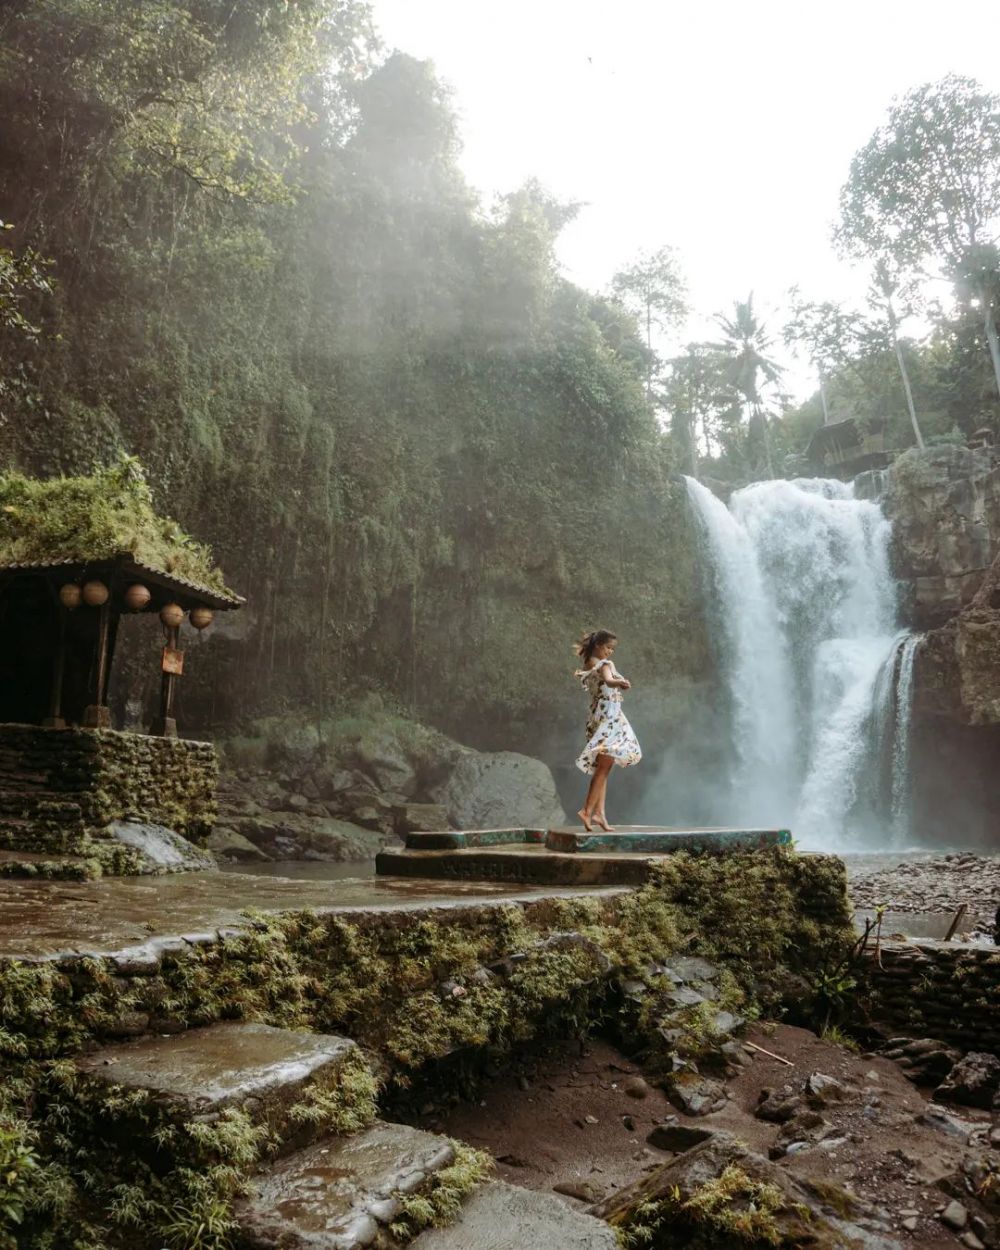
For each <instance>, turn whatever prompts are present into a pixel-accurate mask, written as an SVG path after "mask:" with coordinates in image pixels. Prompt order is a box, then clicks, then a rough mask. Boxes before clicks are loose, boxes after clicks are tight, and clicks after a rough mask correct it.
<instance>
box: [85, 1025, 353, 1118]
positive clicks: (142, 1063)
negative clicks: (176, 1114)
mask: <svg viewBox="0 0 1000 1250" xmlns="http://www.w3.org/2000/svg"><path fill="white" fill-rule="evenodd" d="M349 1056H352V1057H360V1052H359V1050H358V1048H357V1046H356V1045H355V1044H354V1042H352V1041H349V1040H348V1039H347V1038H344V1037H336V1036H333V1035H330V1034H324V1033H295V1032H290V1031H289V1030H287V1029H277V1028H272V1027H271V1026H269V1025H266V1024H247V1023H231V1024H215V1025H211V1026H210V1027H208V1028H203V1029H191V1030H190V1031H189V1032H186V1033H182V1034H179V1035H178V1036H176V1037H166V1038H164V1037H150V1038H146V1039H144V1040H143V1041H141V1042H135V1043H131V1044H127V1045H121V1046H110V1047H105V1048H103V1049H102V1050H98V1051H95V1052H94V1053H92V1054H88V1055H83V1056H81V1057H80V1058H78V1059H77V1060H76V1067H77V1070H78V1071H79V1072H80V1073H81V1075H83V1076H85V1077H87V1078H89V1079H90V1080H94V1081H100V1082H103V1083H105V1084H108V1085H120V1086H122V1087H124V1088H126V1089H146V1090H150V1091H152V1092H153V1093H155V1094H156V1095H157V1096H159V1097H160V1098H163V1099H166V1100H168V1101H170V1102H173V1103H175V1104H177V1106H178V1109H180V1110H181V1111H183V1112H184V1113H185V1114H187V1115H198V1114H202V1113H203V1112H206V1111H218V1110H220V1109H221V1108H222V1107H226V1106H237V1107H246V1106H247V1105H248V1104H252V1106H253V1110H254V1115H255V1118H260V1113H261V1112H262V1109H263V1106H264V1104H266V1103H268V1102H276V1101H280V1102H287V1101H290V1100H291V1099H292V1098H294V1097H295V1096H296V1095H298V1094H299V1093H300V1092H301V1091H302V1090H303V1089H304V1088H305V1087H306V1086H308V1085H310V1084H315V1083H319V1084H322V1085H323V1086H332V1085H336V1083H337V1078H338V1076H339V1074H340V1072H341V1070H342V1068H343V1065H344V1062H345V1060H346V1059H347V1058H348V1057H349Z"/></svg>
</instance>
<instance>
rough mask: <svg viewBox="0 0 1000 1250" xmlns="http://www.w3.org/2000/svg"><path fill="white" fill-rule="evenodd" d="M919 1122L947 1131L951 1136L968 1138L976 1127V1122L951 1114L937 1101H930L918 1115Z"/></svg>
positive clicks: (943, 1131)
mask: <svg viewBox="0 0 1000 1250" xmlns="http://www.w3.org/2000/svg"><path fill="white" fill-rule="evenodd" d="M916 1120H917V1123H918V1124H926V1125H927V1126H928V1128H936V1129H938V1130H939V1131H940V1132H942V1133H947V1134H948V1136H949V1137H962V1138H968V1136H969V1134H970V1133H971V1132H972V1131H973V1130H974V1129H975V1127H976V1126H975V1124H971V1123H970V1122H969V1121H968V1120H960V1119H959V1118H958V1117H957V1116H954V1115H950V1114H949V1113H948V1112H947V1111H946V1110H945V1109H944V1107H939V1106H938V1104H937V1103H934V1102H929V1103H928V1104H927V1106H926V1107H924V1109H923V1111H921V1112H920V1113H919V1115H917V1117H916Z"/></svg>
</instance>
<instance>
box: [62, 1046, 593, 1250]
mask: <svg viewBox="0 0 1000 1250" xmlns="http://www.w3.org/2000/svg"><path fill="white" fill-rule="evenodd" d="M76 1070H77V1073H78V1077H79V1080H78V1081H77V1084H76V1095H75V1096H76V1097H77V1099H78V1100H79V1104H80V1107H81V1110H86V1112H87V1115H88V1116H89V1122H90V1124H91V1125H92V1132H93V1133H95V1134H96V1135H97V1137H98V1138H99V1139H100V1142H101V1143H102V1146H103V1148H104V1149H106V1150H107V1151H108V1158H109V1159H110V1158H115V1157H117V1158H122V1157H123V1155H124V1156H125V1157H127V1155H128V1153H131V1154H132V1155H135V1156H136V1157H142V1158H144V1159H146V1160H147V1161H148V1162H149V1164H150V1166H151V1168H152V1170H153V1172H155V1174H158V1175H164V1174H165V1173H169V1172H170V1169H171V1168H176V1169H182V1170H183V1169H190V1170H195V1171H199V1172H200V1173H201V1174H204V1173H205V1172H206V1170H207V1169H209V1168H211V1167H212V1165H213V1163H215V1162H218V1156H217V1153H216V1152H217V1151H218V1149H219V1145H220V1143H221V1142H225V1141H227V1140H228V1141H231V1140H232V1139H233V1135H234V1134H237V1133H238V1134H241V1135H242V1140H243V1141H244V1143H246V1144H247V1146H248V1149H246V1150H245V1151H244V1152H243V1153H240V1152H239V1151H236V1152H234V1153H232V1154H231V1156H230V1158H229V1159H228V1164H229V1165H230V1166H236V1167H237V1168H238V1169H239V1170H240V1171H241V1172H242V1175H243V1181H242V1184H240V1185H239V1186H238V1193H237V1196H236V1197H235V1200H234V1201H233V1204H232V1215H233V1218H234V1221H235V1233H234V1236H233V1242H234V1245H235V1246H237V1247H239V1250H397V1248H398V1247H401V1246H403V1245H405V1244H407V1243H409V1244H411V1245H412V1246H414V1247H417V1248H419V1250H523V1247H524V1246H525V1245H528V1244H531V1243H532V1242H536V1241H539V1240H540V1239H544V1241H545V1242H546V1243H547V1244H549V1245H551V1246H558V1247H559V1250H614V1248H615V1246H616V1244H617V1243H616V1240H615V1236H614V1233H613V1232H612V1230H611V1228H610V1227H609V1226H608V1225H606V1224H604V1223H602V1222H601V1221H599V1220H596V1219H593V1218H592V1217H591V1216H589V1215H585V1214H583V1213H581V1212H579V1211H575V1210H571V1209H570V1208H569V1207H568V1206H566V1205H565V1204H564V1203H562V1202H561V1201H560V1200H559V1199H558V1198H556V1197H554V1196H552V1195H549V1194H538V1193H532V1192H530V1191H528V1190H524V1189H520V1188H518V1187H516V1186H512V1185H507V1184H504V1183H501V1182H496V1181H489V1180H486V1179H485V1176H484V1167H483V1161H482V1157H481V1156H479V1155H477V1153H476V1152H474V1151H471V1150H470V1149H469V1148H468V1147H465V1146H462V1145H461V1144H460V1143H456V1142H453V1141H451V1140H450V1139H448V1138H446V1137H442V1136H440V1135H438V1134H435V1133H428V1132H425V1131H423V1130H421V1129H416V1128H412V1127H410V1126H409V1125H405V1124H389V1123H386V1122H384V1121H380V1120H378V1119H376V1118H375V1102H374V1094H375V1090H376V1088H377V1086H376V1082H375V1079H374V1077H373V1075H372V1074H371V1072H370V1070H369V1069H368V1066H367V1064H366V1062H365V1059H364V1057H363V1055H362V1053H361V1051H360V1050H359V1048H358V1047H357V1046H356V1045H355V1043H353V1042H351V1041H348V1040H347V1039H345V1038H342V1037H336V1036H331V1035H324V1034H315V1033H298V1032H293V1031H290V1030H285V1029H277V1028H272V1027H270V1026H268V1025H262V1024H244V1023H229V1024H217V1025H212V1026H209V1027H207V1028H201V1029H192V1030H190V1031H188V1032H186V1033H180V1034H175V1035H172V1036H167V1037H150V1038H144V1039H142V1040H140V1041H138V1042H129V1043H123V1044H121V1045H117V1046H111V1047H107V1048H105V1049H103V1050H100V1051H97V1052H96V1053H93V1054H88V1055H85V1056H81V1057H79V1058H78V1059H77V1060H76ZM251 1143H252V1145H251ZM116 1152H117V1154H116ZM178 1174H180V1173H179V1172H178ZM442 1219H448V1220H450V1221H451V1223H450V1226H446V1227H441V1226H428V1225H436V1224H438V1222H439V1221H441V1220H442Z"/></svg>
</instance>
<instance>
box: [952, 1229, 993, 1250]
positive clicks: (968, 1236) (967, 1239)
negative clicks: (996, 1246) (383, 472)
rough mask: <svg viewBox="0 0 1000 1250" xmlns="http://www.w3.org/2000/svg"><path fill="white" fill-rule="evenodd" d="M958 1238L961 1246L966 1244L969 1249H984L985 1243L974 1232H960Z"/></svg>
mask: <svg viewBox="0 0 1000 1250" xmlns="http://www.w3.org/2000/svg"><path fill="white" fill-rule="evenodd" d="M958 1240H959V1241H960V1242H961V1243H962V1245H963V1246H968V1248H969V1250H986V1247H985V1245H984V1244H983V1243H982V1242H981V1241H980V1240H979V1238H978V1237H977V1236H976V1234H975V1233H962V1235H961V1236H960V1237H959V1239H958Z"/></svg>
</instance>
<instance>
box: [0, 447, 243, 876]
mask: <svg viewBox="0 0 1000 1250" xmlns="http://www.w3.org/2000/svg"><path fill="white" fill-rule="evenodd" d="M242 603H243V599H242V598H241V597H240V596H239V595H237V594H234V593H233V591H231V590H229V589H227V587H226V584H225V581H224V580H223V577H222V573H221V572H220V570H219V569H217V568H216V567H215V565H214V563H213V560H212V556H211V553H210V552H209V551H208V549H207V548H205V547H203V546H201V545H200V544H199V543H196V542H195V541H194V540H193V539H192V538H190V537H188V535H186V534H185V533H184V532H183V531H182V530H181V529H180V528H179V527H178V526H177V524H176V523H175V522H174V521H172V520H170V519H169V518H167V517H163V516H159V515H158V514H157V513H156V512H155V511H154V509H153V505H152V495H151V492H150V489H149V487H148V485H147V484H146V480H145V475H144V474H143V472H142V469H141V467H140V466H139V464H138V462H137V461H135V460H133V459H131V458H129V457H122V458H121V459H120V460H119V462H118V463H117V464H114V465H110V466H108V467H107V468H105V469H99V470H98V471H97V472H96V473H94V474H92V475H90V476H88V477H75V478H49V479H40V480H39V479H32V478H27V477H24V476H23V475H21V474H18V473H7V474H0V870H2V871H3V872H5V873H7V874H11V873H13V874H21V875H32V874H36V873H39V872H42V873H44V874H48V875H54V876H59V875H68V876H73V875H83V876H88V875H93V874H94V873H95V872H113V873H130V872H149V871H153V872H160V871H181V870H186V869H188V868H190V867H192V866H194V867H205V866H208V865H209V864H210V863H212V861H210V860H207V859H206V857H205V856H204V853H203V852H201V851H199V850H197V849H196V848H194V847H192V846H191V845H190V842H191V840H194V841H197V840H199V839H202V838H204V837H205V836H206V835H207V834H208V833H209V831H210V830H211V828H212V825H213V823H214V821H215V814H216V800H215V783H216V779H217V775H218V759H217V756H216V752H215V749H214V747H213V746H212V745H211V744H210V743H208V742H194V741H191V740H189V739H186V738H180V737H179V736H178V733H177V722H176V719H175V715H174V689H175V684H176V682H177V679H178V677H179V676H180V674H181V673H182V672H183V664H184V655H183V652H182V650H181V648H180V627H181V625H182V623H183V622H184V620H185V617H186V618H187V620H188V621H189V622H190V624H191V625H192V626H193V627H194V628H195V629H204V628H206V627H207V626H208V625H210V624H211V621H212V618H213V614H214V613H215V612H219V611H229V610H231V609H233V608H238V607H239V606H240V605H241V604H242ZM152 613H156V614H157V615H158V617H159V620H160V623H161V625H162V628H163V641H164V645H163V647H162V649H161V650H159V651H158V653H157V661H156V662H157V665H158V669H159V672H160V676H161V681H160V705H159V709H158V713H157V715H156V716H155V718H154V720H153V724H152V726H151V727H150V732H149V733H138V734H136V733H124V732H120V731H118V730H116V729H114V728H113V727H112V725H111V711H110V708H109V706H108V701H107V692H108V682H109V677H110V674H111V667H112V664H113V662H114V655H115V643H116V641H117V640H118V638H119V631H120V629H122V628H127V627H128V626H127V618H128V617H129V616H136V615H147V616H148V615H150V614H152ZM123 619H125V620H126V624H125V625H124V626H123ZM150 662H151V663H152V662H154V661H153V657H152V656H151V657H150Z"/></svg>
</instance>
